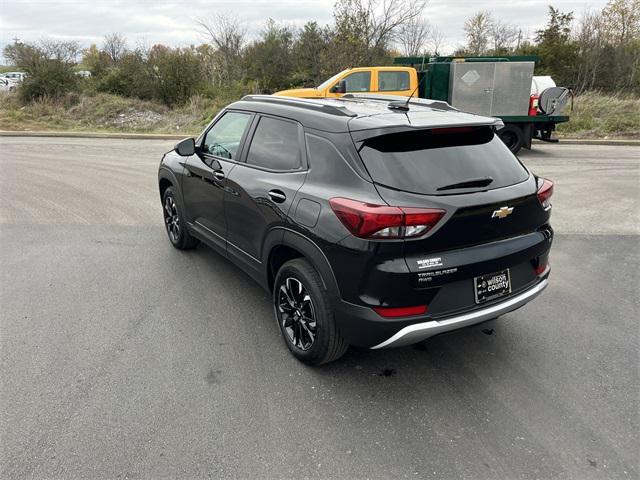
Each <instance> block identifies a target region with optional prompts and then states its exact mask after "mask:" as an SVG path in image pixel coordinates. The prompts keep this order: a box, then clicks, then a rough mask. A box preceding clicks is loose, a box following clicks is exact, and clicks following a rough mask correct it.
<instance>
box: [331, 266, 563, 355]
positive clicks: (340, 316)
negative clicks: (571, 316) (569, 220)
mask: <svg viewBox="0 0 640 480" xmlns="http://www.w3.org/2000/svg"><path fill="white" fill-rule="evenodd" d="M549 272H550V269H549V268H547V270H546V271H545V272H544V273H542V274H541V275H540V276H539V277H538V278H537V281H535V282H534V283H533V284H529V285H528V286H527V287H525V288H523V289H522V290H520V291H518V292H514V294H512V295H511V296H508V297H506V298H504V299H501V300H496V301H495V302H491V303H488V304H486V305H482V306H478V305H476V306H475V307H474V308H471V309H469V308H467V309H465V310H464V311H458V312H455V313H452V314H449V315H442V316H437V317H435V318H434V317H433V316H432V315H429V314H427V315H424V316H416V317H409V318H407V317H405V318H398V319H389V318H382V317H380V316H379V315H378V314H376V313H375V312H374V311H373V310H372V309H371V308H370V307H364V306H361V305H354V304H352V303H349V302H345V301H344V300H338V301H337V303H336V304H335V309H336V317H337V321H338V325H339V328H340V331H341V334H342V335H343V336H344V337H345V338H346V339H347V341H348V342H349V343H350V344H352V345H355V346H359V347H365V348H372V349H380V348H389V347H400V346H404V345H411V344H413V343H417V342H420V341H422V340H425V339H427V338H429V337H433V336H435V335H439V334H441V333H445V332H449V331H453V330H458V329H460V328H465V327H468V326H471V325H475V324H478V323H482V322H485V321H487V320H491V319H492V318H495V317H498V316H500V315H504V314H505V313H508V312H511V311H513V310H516V309H518V308H520V307H522V306H523V305H525V304H526V303H528V302H529V301H531V300H533V299H534V298H535V297H537V296H538V295H539V294H540V293H542V291H543V290H544V289H545V288H546V287H547V285H548V277H549Z"/></svg>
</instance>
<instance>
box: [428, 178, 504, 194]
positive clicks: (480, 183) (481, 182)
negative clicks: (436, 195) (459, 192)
mask: <svg viewBox="0 0 640 480" xmlns="http://www.w3.org/2000/svg"><path fill="white" fill-rule="evenodd" d="M491 182H493V178H491V177H480V178H470V179H469V180H464V181H462V182H458V183H452V184H451V185H445V186H444V187H438V188H437V189H436V190H437V191H438V192H440V191H442V190H455V189H457V188H474V187H486V186H487V185H489V184H490V183H491Z"/></svg>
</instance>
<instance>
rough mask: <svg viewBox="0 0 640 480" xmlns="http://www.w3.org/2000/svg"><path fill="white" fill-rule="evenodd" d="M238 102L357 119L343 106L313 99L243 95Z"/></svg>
mask: <svg viewBox="0 0 640 480" xmlns="http://www.w3.org/2000/svg"><path fill="white" fill-rule="evenodd" d="M240 100H242V101H248V102H269V103H276V104H279V105H287V106H290V107H299V108H306V109H309V110H316V111H320V112H324V113H328V114H331V115H340V116H343V117H357V116H358V114H357V113H355V112H352V111H351V110H349V109H348V108H347V107H346V106H345V105H332V104H329V103H322V102H318V101H316V100H313V99H306V98H295V97H285V96H274V95H245V96H244V97H242V98H241V99H240Z"/></svg>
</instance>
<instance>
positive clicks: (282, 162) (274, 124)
mask: <svg viewBox="0 0 640 480" xmlns="http://www.w3.org/2000/svg"><path fill="white" fill-rule="evenodd" d="M247 163H248V164H250V165H255V166H257V167H262V168H267V169H269V170H280V171H287V170H295V169H298V168H300V165H301V164H300V139H299V136H298V125H297V124H295V123H292V122H287V121H285V120H279V119H277V118H271V117H262V118H261V119H260V123H258V126H257V127H256V131H255V133H254V135H253V140H252V141H251V146H250V147H249V153H248V154H247Z"/></svg>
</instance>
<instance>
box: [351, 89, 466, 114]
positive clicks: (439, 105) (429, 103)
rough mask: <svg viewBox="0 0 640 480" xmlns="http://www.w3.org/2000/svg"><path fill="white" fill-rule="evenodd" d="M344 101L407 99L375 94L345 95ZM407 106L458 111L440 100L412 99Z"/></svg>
mask: <svg viewBox="0 0 640 480" xmlns="http://www.w3.org/2000/svg"><path fill="white" fill-rule="evenodd" d="M340 98H341V99H345V100H358V99H363V100H379V101H384V102H397V101H399V100H400V101H402V100H403V99H404V100H405V101H406V98H407V97H401V96H398V95H383V94H375V93H347V94H345V95H343V96H342V97H340ZM408 104H409V105H415V106H419V107H427V108H431V109H433V110H442V111H447V112H457V111H458V109H457V108H454V107H452V106H451V105H449V104H448V103H447V102H443V101H442V100H430V99H427V98H415V97H412V98H411V99H410V100H409V102H408Z"/></svg>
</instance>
